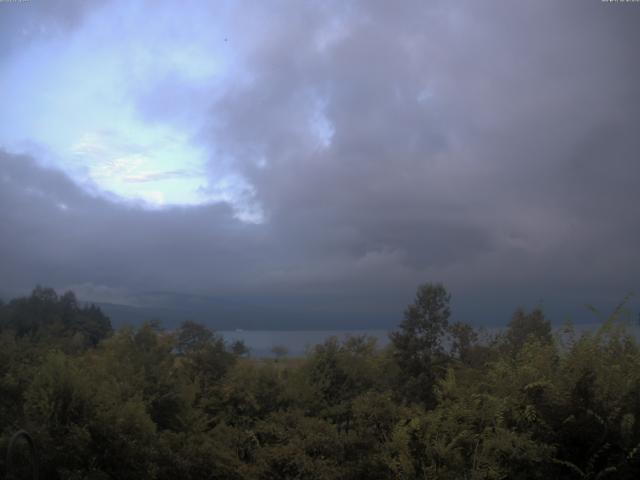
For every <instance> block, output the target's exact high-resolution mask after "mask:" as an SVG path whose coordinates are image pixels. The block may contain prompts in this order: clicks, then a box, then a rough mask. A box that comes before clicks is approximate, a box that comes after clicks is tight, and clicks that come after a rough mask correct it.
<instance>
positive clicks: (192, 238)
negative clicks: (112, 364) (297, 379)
mask: <svg viewBox="0 0 640 480" xmlns="http://www.w3.org/2000/svg"><path fill="white" fill-rule="evenodd" d="M190 5H191V4H190ZM185 8H193V9H194V14H196V13H197V12H198V11H199V8H204V7H202V5H200V7H199V8H198V9H196V8H195V7H194V6H193V5H191V6H190V7H185ZM235 8H237V11H236V15H234V16H233V18H234V21H233V23H232V24H230V25H229V32H230V33H229V36H230V39H231V42H232V43H233V45H234V48H236V49H237V55H238V62H240V63H241V64H242V65H243V68H244V69H245V70H246V72H245V74H246V75H245V77H246V78H244V79H241V80H239V81H238V82H237V84H234V85H233V86H232V87H231V88H228V89H227V90H226V91H225V94H224V95H222V96H220V97H215V96H214V95H213V94H212V92H208V91H207V88H206V86H203V85H202V84H201V83H197V84H196V83H189V80H188V79H187V78H182V77H180V76H179V75H177V76H171V77H167V78H166V79H159V81H158V82H157V84H156V85H153V86H152V88H150V89H149V90H147V91H145V92H142V93H140V94H139V96H138V98H137V102H136V105H137V106H138V108H139V109H140V112H141V114H142V115H144V117H145V118H146V119H147V120H148V121H156V122H160V123H162V122H171V121H173V120H172V115H171V112H177V113H176V114H179V115H180V117H181V118H183V117H189V105H190V103H191V102H195V103H197V104H198V105H197V106H198V108H200V107H201V104H202V102H206V101H207V98H210V99H211V100H209V101H210V106H209V108H208V110H207V112H208V113H207V114H208V118H207V119H205V121H204V124H205V125H204V126H202V128H201V129H200V133H199V135H198V136H197V141H198V142H199V143H200V144H202V145H206V146H207V147H208V149H209V152H210V159H211V160H210V162H209V167H210V171H211V176H212V178H214V177H215V172H216V171H218V170H220V168H221V164H222V163H224V166H225V168H228V166H229V165H232V166H233V167H232V168H233V170H234V171H235V172H236V173H237V174H238V175H241V176H242V177H243V178H244V179H246V181H247V182H248V184H249V185H251V187H252V188H253V197H252V201H253V202H254V203H255V204H256V205H259V206H260V208H261V209H262V211H263V212H264V217H265V219H264V222H263V223H262V224H256V225H252V224H244V223H242V222H240V221H238V220H236V219H234V217H233V212H232V208H231V207H230V206H229V205H226V204H223V203H221V204H218V205H210V206H201V207H189V208H170V209H167V210H162V211H160V210H157V211H150V210H142V209H137V208H133V207H131V206H129V207H127V206H124V205H122V204H118V203H114V202H109V201H106V200H104V199H100V198H95V197H90V196H88V195H87V194H85V193H83V192H82V191H81V190H79V189H78V188H77V187H76V186H75V185H73V184H72V183H71V182H70V181H68V180H67V179H66V178H65V177H64V176H62V175H61V174H59V173H55V172H52V171H47V170H42V169H40V168H38V167H36V166H35V164H34V163H33V162H31V161H30V160H28V159H26V158H22V159H18V158H15V157H12V156H10V155H7V154H4V156H3V158H2V160H1V161H0V162H1V165H2V168H3V169H4V171H5V172H8V175H9V177H10V180H9V181H6V180H5V181H4V183H3V184H2V185H3V189H2V192H1V193H0V195H1V196H2V204H1V205H2V208H1V209H0V215H1V216H2V218H1V221H2V224H3V225H4V227H3V229H6V231H7V232H8V233H7V234H6V235H3V238H2V240H1V247H0V248H1V249H2V250H1V255H0V256H1V258H3V259H7V260H6V261H5V262H3V263H4V265H5V266H4V267H3V268H4V269H5V270H6V275H3V278H4V279H6V280H5V282H7V283H6V285H4V286H2V287H4V288H5V289H9V288H10V287H12V286H15V285H20V287H21V288H23V287H24V288H26V287H27V286H29V284H30V283H34V282H36V281H38V282H41V283H42V282H49V283H52V284H55V285H73V284H86V283H90V284H95V285H103V286H109V287H113V288H124V289H125V290H131V291H143V290H171V291H177V292H195V291H198V292H201V293H207V294H209V293H214V292H227V293H229V294H233V295H241V294H247V295H248V294H251V295H253V296H254V297H255V298H258V299H259V300H260V301H265V302H280V303H283V304H284V303H288V304H301V305H313V306H315V307H317V308H321V306H322V305H325V306H326V307H325V308H326V313H327V318H330V317H331V316H332V315H333V316H338V315H342V313H343V312H358V313H359V314H363V312H364V313H365V314H366V313H367V312H368V313H369V314H370V315H371V318H372V319H373V318H380V317H381V316H384V318H385V319H387V318H388V319H389V320H390V321H392V320H395V318H392V317H391V315H392V313H390V312H398V314H399V313H400V311H401V309H402V307H403V303H405V302H406V300H408V299H409V298H410V296H411V293H412V290H413V289H414V288H415V285H416V284H417V283H418V282H422V281H428V280H431V281H443V282H445V283H446V284H447V285H448V286H449V287H450V288H451V289H452V290H453V292H454V294H456V295H458V298H460V297H465V296H466V298H468V299H470V300H469V301H468V302H467V303H466V304H464V305H463V304H459V305H460V307H461V309H462V310H463V311H464V312H466V313H469V312H472V311H473V302H477V305H479V307H478V309H477V311H475V312H474V314H475V315H477V316H478V317H480V318H485V319H486V318H487V316H488V314H490V313H492V312H494V311H495V309H494V310H492V308H493V306H492V304H493V303H498V302H500V303H501V304H503V305H507V304H508V306H507V308H508V309H511V308H512V307H514V306H515V305H517V304H518V303H529V304H531V303H533V302H536V301H538V300H539V299H540V298H545V299H550V301H551V303H553V302H559V301H560V300H563V299H564V300H565V301H566V302H569V303H571V306H574V305H579V304H581V303H584V302H585V301H592V300H593V301H599V300H603V301H605V300H606V301H608V300H614V301H615V300H617V299H619V298H621V296H622V295H624V294H625V293H626V292H627V291H629V290H630V289H633V288H637V286H638V281H639V280H640V277H639V274H638V271H639V268H638V267H640V250H639V249H638V245H639V244H640V220H639V216H638V207H637V206H638V205H639V204H640V189H639V188H638V186H637V184H638V179H639V178H640V162H639V159H638V156H639V154H640V132H639V129H640V127H639V125H640V123H639V117H640V115H639V113H640V107H639V106H640V92H639V89H638V86H639V85H640V63H639V62H638V61H637V46H638V45H639V44H640V29H638V28H637V25H639V24H640V8H638V6H637V5H634V4H628V5H627V4H607V3H603V2H600V1H566V2H557V1H542V2H533V1H532V2H518V3H515V2H501V1H495V2H455V3H452V2H438V1H436V2H424V1H417V2H402V3H401V4H398V3H390V2H370V1H368V2H349V3H344V2H337V3H331V2H327V3H323V2H309V3H307V2H291V3H288V2H281V3H277V4H272V5H270V6H269V7H268V8H267V7H266V6H262V5H261V4H258V3H250V4H242V5H238V6H237V7H235ZM194 109H195V107H194ZM199 111H200V110H198V112H199ZM20 172H22V173H20ZM18 177H20V178H19V179H18ZM14 178H16V180H14ZM5 187H6V188H5ZM60 204H64V205H65V206H67V207H68V208H66V209H65V208H64V207H61V206H60ZM8 279H11V280H8ZM492 292H493V293H492ZM327 305H328V306H327ZM487 312H489V313H487ZM501 320H504V319H500V320H498V321H501Z"/></svg>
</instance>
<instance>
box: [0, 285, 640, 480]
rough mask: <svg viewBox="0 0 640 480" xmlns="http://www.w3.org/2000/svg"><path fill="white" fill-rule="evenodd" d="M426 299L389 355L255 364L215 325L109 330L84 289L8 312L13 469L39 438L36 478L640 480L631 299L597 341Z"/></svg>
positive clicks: (639, 377) (0, 314) (1, 403)
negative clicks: (479, 321) (490, 329)
mask: <svg viewBox="0 0 640 480" xmlns="http://www.w3.org/2000/svg"><path fill="white" fill-rule="evenodd" d="M450 299H451V296H450V294H449V293H448V291H447V290H446V289H445V287H444V286H443V285H441V284H431V283H427V284H424V285H421V286H419V287H418V289H417V292H416V297H415V300H414V302H413V303H412V304H410V305H409V306H408V307H407V309H406V310H405V312H404V317H403V319H402V320H401V322H400V323H399V326H398V328H397V330H395V331H394V332H391V334H390V340H391V341H390V342H389V344H388V345H387V346H386V347H384V348H381V347H379V346H378V345H377V344H376V339H375V338H372V337H367V336H352V337H345V338H342V339H340V338H336V337H332V338H328V339H327V340H326V341H325V342H324V343H322V344H319V345H316V346H315V347H314V348H312V349H311V350H310V351H309V353H308V354H307V355H306V356H304V357H301V358H297V357H294V358H291V357H289V356H287V355H286V352H284V353H282V354H278V355H276V358H253V357H251V355H250V352H249V351H248V349H247V348H246V346H244V345H243V344H241V343H235V344H230V343H228V342H226V341H225V340H224V338H222V337H221V336H220V335H219V334H217V333H216V332H214V331H212V330H211V329H209V328H208V327H207V326H205V325H202V324H199V323H196V322H192V321H185V322H184V323H183V324H182V325H181V326H180V328H178V329H177V330H175V331H167V330H164V329H163V328H162V326H161V325H160V324H158V323H157V322H151V321H150V322H146V323H144V324H143V325H140V326H136V327H124V328H121V329H119V330H117V331H114V330H113V329H112V327H111V323H110V320H109V318H108V317H107V316H105V315H104V314H103V313H102V311H101V310H100V309H99V308H98V307H96V306H91V305H89V306H85V305H82V304H81V303H80V302H78V300H77V299H76V297H75V295H74V294H73V293H72V292H68V293H65V294H63V295H58V294H57V293H56V292H55V291H54V290H52V289H49V288H42V287H37V288H36V289H35V290H34V291H33V292H32V294H31V295H30V296H28V297H25V298H17V299H14V300H11V301H9V302H7V303H0V449H1V450H0V451H1V452H2V455H0V462H3V464H2V465H1V467H2V471H3V472H4V469H5V467H6V465H5V464H4V458H5V457H4V452H5V451H6V449H7V447H8V442H9V439H10V438H11V436H12V434H13V433H14V432H16V431H18V430H20V429H26V430H27V431H28V432H30V434H31V435H32V437H33V438H34V439H35V443H36V446H37V450H38V452H39V457H40V469H41V478H45V479H46V478H64V479H85V478H86V479H109V478H112V479H134V478H135V479H139V478H150V479H176V478H180V479H256V480H257V479H291V480H293V479H318V480H320V479H354V480H355V479H424V478H436V479H503V478H510V479H535V478H567V479H573V478H575V479H587V478H588V479H596V478H617V479H632V478H633V479H635V478H637V477H638V475H639V474H640V453H639V452H638V449H639V447H640V418H639V417H640V349H639V348H638V344H637V341H636V339H635V337H634V336H633V335H632V334H631V333H630V331H629V330H628V328H627V327H628V324H627V323H626V321H625V315H624V305H621V306H620V307H619V308H617V309H616V310H615V311H614V312H613V313H612V314H611V315H610V316H609V318H608V319H606V321H604V322H603V323H602V325H601V326H600V327H599V328H598V329H597V330H595V331H588V332H584V333H582V334H578V333H576V332H575V331H574V329H573V328H572V327H571V325H566V326H565V328H563V329H562V330H560V331H556V332H554V331H553V330H552V328H551V323H550V322H549V320H548V319H547V318H546V317H545V314H544V312H543V311H542V310H541V309H535V310H533V311H529V312H527V311H524V310H522V309H519V310H517V311H516V312H515V313H514V314H513V317H512V318H511V320H510V322H509V323H508V325H507V326H506V328H505V329H504V331H503V332H502V333H500V334H496V335H493V336H486V335H485V336H482V335H480V334H479V332H477V331H476V330H475V329H474V328H473V327H471V326H470V325H467V324H464V323H452V322H450V316H451V309H450Z"/></svg>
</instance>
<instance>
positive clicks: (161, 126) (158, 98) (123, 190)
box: [0, 2, 259, 221]
mask: <svg viewBox="0 0 640 480" xmlns="http://www.w3.org/2000/svg"><path fill="white" fill-rule="evenodd" d="M169 7H171V5H168V3H165V4H162V3H156V2H149V3H146V2H130V3H129V2H113V3H110V4H108V5H106V6H105V7H103V8H99V9H96V10H95V11H93V12H92V14H91V16H90V17H89V18H88V19H87V20H86V21H85V22H84V23H83V25H82V26H80V27H79V28H78V29H77V30H74V31H71V32H68V33H66V34H63V35H61V36H58V37H52V38H48V39H47V40H46V41H40V42H35V43H32V44H29V45H27V46H25V47H24V48H23V50H22V51H21V52H19V53H18V54H17V55H14V56H13V57H12V58H11V59H9V60H7V61H6V62H4V63H0V91H2V93H3V108H2V109H0V124H2V126H3V128H2V129H1V130H0V147H3V148H5V149H8V150H11V151H14V152H16V151H17V152H24V153H34V152H35V151H36V150H37V151H38V153H39V154H40V155H38V158H39V159H40V160H41V161H46V162H47V163H52V164H55V166H57V167H59V168H62V169H63V170H65V171H66V172H67V173H68V174H69V175H71V176H72V178H74V179H75V180H76V181H77V182H78V183H80V184H83V185H86V186H87V187H92V188H94V189H95V188H96V187H97V189H98V190H102V191H105V192H110V193H112V194H116V195H117V196H120V197H122V198H123V199H129V200H134V199H135V200H143V201H145V202H147V203H148V204H149V205H151V206H155V207H159V206H164V205H171V204H183V205H185V204H199V203H205V202H212V201H219V200H224V201H229V202H230V203H232V204H233V205H234V206H235V207H236V210H237V216H238V217H239V218H243V219H246V220H248V221H259V215H257V214H256V212H255V211H252V212H249V211H247V208H248V207H246V202H245V200H243V198H244V197H243V198H240V197H242V196H243V195H244V196H246V193H247V188H248V187H247V185H246V182H244V180H243V179H242V178H240V177H238V176H237V175H235V173H234V172H229V171H227V170H225V171H221V172H220V175H219V176H218V178H216V177H215V176H214V177H212V176H211V173H210V169H209V170H208V172H209V173H208V174H205V171H207V169H206V168H205V166H206V164H207V163H209V164H210V163H211V159H210V158H209V157H208V156H209V155H210V153H209V152H210V150H209V149H207V148H205V146H204V145H201V144H199V143H198V142H197V141H196V140H195V139H196V137H197V135H198V134H199V133H200V132H201V130H202V128H203V122H205V121H206V115H207V111H208V109H209V108H210V105H211V102H213V101H215V99H216V98H217V97H219V96H220V95H223V94H224V92H225V90H226V88H228V87H229V86H230V85H232V84H233V83H234V82H237V81H238V77H240V76H241V75H242V73H241V71H242V69H241V65H240V62H239V61H238V60H237V59H236V53H235V52H234V51H233V47H232V46H231V44H230V43H229V42H228V39H227V36H228V32H226V31H225V17H226V15H227V14H228V8H227V6H226V4H225V3H220V4H219V7H220V8H219V11H218V12H210V10H211V9H208V11H209V12H210V13H207V14H202V15H200V14H199V12H198V11H194V9H193V8H192V9H191V10H189V9H188V8H184V9H176V8H173V7H172V8H169ZM185 7H186V4H185ZM186 25H188V28H185V26H186ZM177 89H183V90H186V91H187V92H188V93H189V95H186V96H184V97H176V96H175V91H176V90H177ZM190 95H191V96H190ZM167 99H169V100H172V101H167ZM141 105H144V107H142V106H141ZM42 152H46V155H45V156H43V155H42ZM243 182H244V183H243ZM239 192H242V193H239Z"/></svg>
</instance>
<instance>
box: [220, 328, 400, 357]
mask: <svg viewBox="0 0 640 480" xmlns="http://www.w3.org/2000/svg"><path fill="white" fill-rule="evenodd" d="M218 333H219V334H220V335H222V336H223V337H224V339H225V340H227V341H228V342H234V341H236V340H242V341H243V342H244V343H245V345H246V346H247V347H248V348H249V349H250V351H251V356H254V357H269V356H273V353H272V352H271V350H272V349H273V347H285V348H286V349H287V350H288V352H289V355H290V356H292V357H296V356H300V355H304V354H305V353H306V352H307V350H308V349H310V348H313V346H314V345H317V344H319V343H322V342H324V341H325V340H326V339H327V338H329V337H337V338H338V339H340V340H343V339H345V338H346V337H348V336H359V335H368V336H371V337H375V338H376V339H377V340H378V346H381V347H382V346H385V345H386V344H387V343H388V342H389V337H388V333H389V332H388V331H387V330H282V331H277V330H235V331H221V332H218Z"/></svg>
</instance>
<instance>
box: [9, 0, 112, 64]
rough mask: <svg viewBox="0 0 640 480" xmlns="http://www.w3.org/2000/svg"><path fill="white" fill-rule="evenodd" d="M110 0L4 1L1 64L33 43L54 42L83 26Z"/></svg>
mask: <svg viewBox="0 0 640 480" xmlns="http://www.w3.org/2000/svg"><path fill="white" fill-rule="evenodd" d="M105 3H106V0H94V1H86V0H46V1H43V0H25V1H11V2H0V62H1V61H2V60H5V59H6V58H8V56H9V54H11V53H12V52H13V51H14V50H19V49H23V48H26V47H28V46H29V44H30V43H31V42H34V41H42V40H51V39H55V38H57V37H58V36H59V35H61V34H65V33H68V32H69V31H71V30H73V29H74V28H75V27H77V26H78V25H80V24H81V23H82V21H83V19H84V18H85V16H86V14H87V13H88V12H89V11H91V10H93V9H96V8H98V7H100V6H101V5H103V4H105Z"/></svg>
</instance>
